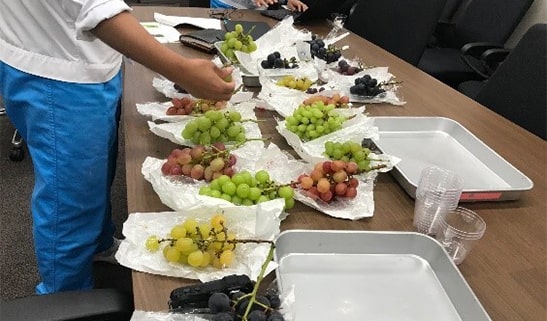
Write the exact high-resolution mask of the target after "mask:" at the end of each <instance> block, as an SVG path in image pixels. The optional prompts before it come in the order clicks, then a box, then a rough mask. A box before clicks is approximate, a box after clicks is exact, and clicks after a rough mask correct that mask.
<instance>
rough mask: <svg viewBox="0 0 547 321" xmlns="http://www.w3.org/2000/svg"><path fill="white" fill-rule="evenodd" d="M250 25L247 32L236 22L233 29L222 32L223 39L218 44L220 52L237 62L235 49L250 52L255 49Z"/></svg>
mask: <svg viewBox="0 0 547 321" xmlns="http://www.w3.org/2000/svg"><path fill="white" fill-rule="evenodd" d="M253 28H254V27H252V28H251V29H250V30H249V31H248V32H245V31H244V30H243V26H242V25H241V24H239V23H238V24H236V25H235V27H234V31H229V32H226V33H225V34H224V41H223V42H222V44H221V45H220V50H221V51H222V53H223V54H224V55H225V56H226V57H228V59H230V60H231V61H232V62H233V63H237V62H238V61H237V58H236V55H235V51H242V52H245V53H251V52H253V51H255V50H256V48H257V46H256V42H255V41H254V39H253V37H252V36H251V34H250V33H251V31H252V30H253Z"/></svg>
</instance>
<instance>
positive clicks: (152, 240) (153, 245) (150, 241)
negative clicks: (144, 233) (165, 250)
mask: <svg viewBox="0 0 547 321" xmlns="http://www.w3.org/2000/svg"><path fill="white" fill-rule="evenodd" d="M144 246H145V247H146V249H147V250H148V251H150V252H156V251H157V250H159V249H160V242H159V240H158V237H157V236H155V235H152V236H149V237H148V238H147V239H146V242H145V244H144Z"/></svg>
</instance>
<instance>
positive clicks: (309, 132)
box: [285, 100, 347, 141]
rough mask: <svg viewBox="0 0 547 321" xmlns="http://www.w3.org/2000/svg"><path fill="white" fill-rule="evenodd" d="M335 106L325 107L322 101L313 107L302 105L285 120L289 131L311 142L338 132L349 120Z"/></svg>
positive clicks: (314, 103) (312, 105)
mask: <svg viewBox="0 0 547 321" xmlns="http://www.w3.org/2000/svg"><path fill="white" fill-rule="evenodd" d="M335 108H336V106H335V105H334V104H328V105H325V103H324V102H323V101H322V100H318V101H314V102H313V103H312V104H311V105H305V104H301V105H300V106H298V108H296V110H295V111H294V112H293V114H292V115H291V116H289V117H287V119H286V120H285V126H286V127H287V129H288V130H290V131H291V132H293V133H295V134H297V135H298V137H300V139H301V140H302V141H309V140H312V139H315V138H317V137H321V136H324V135H327V134H330V133H332V132H334V131H337V130H339V129H341V128H342V124H343V123H344V122H345V121H346V120H347V118H346V117H344V116H340V115H339V114H338V113H337V112H336V111H335V110H334V109H335Z"/></svg>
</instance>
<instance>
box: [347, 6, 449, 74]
mask: <svg viewBox="0 0 547 321" xmlns="http://www.w3.org/2000/svg"><path fill="white" fill-rule="evenodd" d="M445 2H446V0H413V1H411V0H407V1H398V0H359V1H357V3H356V4H355V6H354V7H353V8H352V12H351V14H350V15H349V17H348V19H347V21H346V23H345V27H346V29H348V30H350V31H352V32H354V33H356V34H358V35H359V36H361V37H363V38H365V39H367V40H368V41H370V42H372V43H374V44H376V45H378V46H380V47H382V48H383V49H385V50H387V51H389V52H391V53H392V54H394V55H396V56H398V57H399V58H401V59H403V60H405V61H407V62H408V63H410V64H413V65H417V64H418V61H419V60H420V57H421V56H422V52H423V51H424V49H425V47H426V45H427V42H428V40H429V38H430V36H431V35H432V34H433V31H434V29H435V26H436V24H437V22H438V20H439V17H440V15H441V12H442V10H443V8H444V5H445Z"/></svg>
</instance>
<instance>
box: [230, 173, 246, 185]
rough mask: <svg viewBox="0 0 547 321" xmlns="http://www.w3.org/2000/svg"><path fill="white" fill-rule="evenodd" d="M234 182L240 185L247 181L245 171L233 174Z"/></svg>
mask: <svg viewBox="0 0 547 321" xmlns="http://www.w3.org/2000/svg"><path fill="white" fill-rule="evenodd" d="M232 182H233V183H234V184H236V186H239V185H241V184H243V183H245V176H244V175H243V173H237V174H234V175H233V176H232Z"/></svg>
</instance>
